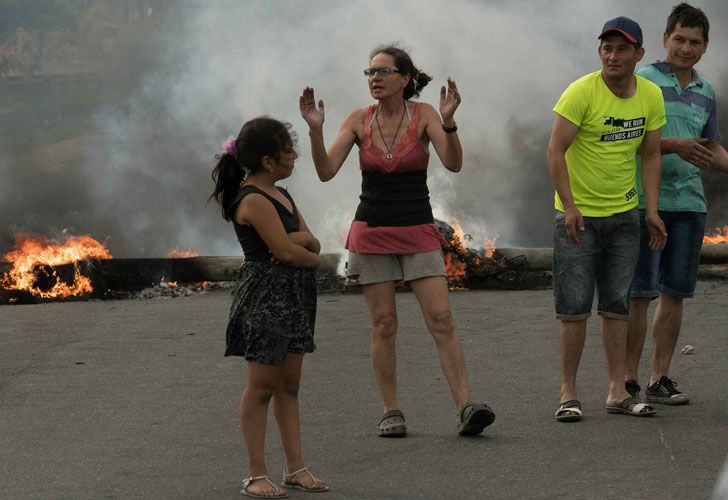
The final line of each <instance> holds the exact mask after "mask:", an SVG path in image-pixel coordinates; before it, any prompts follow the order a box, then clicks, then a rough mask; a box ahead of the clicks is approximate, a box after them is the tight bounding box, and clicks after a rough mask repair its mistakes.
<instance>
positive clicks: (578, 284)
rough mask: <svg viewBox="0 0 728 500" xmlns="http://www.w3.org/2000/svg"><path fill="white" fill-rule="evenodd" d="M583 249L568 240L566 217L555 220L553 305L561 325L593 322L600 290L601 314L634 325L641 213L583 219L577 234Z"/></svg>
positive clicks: (599, 303)
mask: <svg viewBox="0 0 728 500" xmlns="http://www.w3.org/2000/svg"><path fill="white" fill-rule="evenodd" d="M576 235H577V237H578V238H579V245H574V244H573V243H571V240H569V237H568V236H567V234H566V226H565V225H564V214H563V213H562V212H557V213H556V216H555V217H554V262H553V273H554V300H555V303H556V319H560V320H562V321H581V320H584V319H586V318H588V317H589V316H591V308H592V302H593V301H594V288H595V286H596V290H597V297H598V306H597V312H598V313H599V314H601V315H602V316H604V317H606V318H614V319H624V320H626V319H629V286H630V284H631V283H632V275H633V273H634V266H635V262H637V255H638V254H639V237H640V226H639V214H638V212H637V209H634V210H630V211H628V212H624V213H620V214H614V215H611V216H609V217H584V231H580V230H579V229H578V228H577V230H576Z"/></svg>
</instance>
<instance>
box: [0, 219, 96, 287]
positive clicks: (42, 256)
mask: <svg viewBox="0 0 728 500" xmlns="http://www.w3.org/2000/svg"><path fill="white" fill-rule="evenodd" d="M110 258H111V254H110V253H109V250H108V249H107V248H106V247H105V246H104V245H103V244H101V243H99V242H98V241H96V240H95V239H93V238H92V237H90V236H69V237H67V238H66V239H65V241H63V242H57V241H53V240H50V239H48V238H44V237H43V236H39V235H34V234H30V233H16V234H15V249H14V250H12V251H10V252H8V253H6V254H5V255H3V260H5V261H8V262H10V263H11V264H12V265H13V267H12V268H11V269H10V272H8V273H4V274H3V277H2V280H1V281H0V284H2V287H3V288H5V289H7V290H24V291H27V292H30V293H31V294H33V295H34V296H36V297H41V298H51V297H74V296H78V295H83V294H86V293H90V292H92V291H93V286H92V285H91V280H90V279H89V278H88V277H86V276H83V275H82V274H81V272H80V271H79V268H78V261H79V260H84V259H110ZM69 263H73V267H74V271H73V280H72V282H71V283H64V282H63V281H62V280H60V279H58V276H57V275H56V271H55V269H51V270H50V274H49V278H52V279H53V280H55V283H54V284H53V286H52V287H51V288H50V290H44V289H42V288H40V286H39V285H38V284H37V279H38V276H37V274H36V272H37V270H38V267H39V266H57V265H60V264H69Z"/></svg>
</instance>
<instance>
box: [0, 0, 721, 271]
mask: <svg viewBox="0 0 728 500" xmlns="http://www.w3.org/2000/svg"><path fill="white" fill-rule="evenodd" d="M675 3H676V1H675V0H671V1H662V0H654V1H649V2H640V3H637V2H632V1H628V0H617V1H612V2H597V1H580V2H573V1H567V0H556V1H550V2H545V1H536V0H531V1H518V2H493V1H467V0H452V1H449V2H437V1H432V0H420V1H417V2H415V1H405V0H402V1H385V0H373V1H369V0H367V1H350V2H336V1H308V2H274V1H270V0H259V1H250V0H248V1H235V0H228V1H214V2H202V1H196V2H187V3H184V4H182V5H181V6H180V9H182V14H181V15H179V16H170V18H169V22H168V24H167V25H166V26H163V33H165V35H164V36H163V37H161V38H160V40H161V42H160V44H159V46H158V53H157V54H155V61H156V65H155V67H154V68H153V69H152V70H151V71H149V72H148V73H147V74H145V75H144V77H143V79H142V85H141V86H140V88H139V89H138V91H137V92H136V93H135V94H134V95H133V96H132V98H131V99H130V101H129V102H128V105H127V106H126V107H125V108H124V111H123V112H120V111H119V110H105V111H103V112H99V113H98V114H97V116H96V120H97V122H98V123H99V124H100V126H101V131H102V137H101V138H100V142H98V143H97V144H96V145H94V146H93V147H89V148H88V151H87V155H86V160H87V161H86V163H85V165H82V166H79V167H78V168H79V169H81V171H82V172H84V173H85V175H86V176H87V177H88V179H90V180H91V182H92V183H93V187H92V189H91V190H90V193H84V195H83V196H84V197H88V198H89V199H90V200H89V203H88V205H87V210H86V213H82V215H81V216H80V217H79V219H78V220H75V221H67V220H56V221H51V222H53V224H54V226H53V227H66V226H68V225H73V226H75V227H76V228H77V229H78V230H79V231H91V232H92V233H93V234H94V236H96V237H98V238H101V239H103V238H104V237H105V236H107V235H109V236H111V240H110V246H111V249H112V253H114V255H115V256H118V257H121V256H159V255H164V253H165V252H166V249H169V248H173V247H176V246H179V247H180V248H191V249H194V250H196V251H197V252H199V253H200V254H203V255H215V254H222V255H230V254H239V253H240V248H239V246H238V244H237V242H236V241H235V237H234V234H233V232H232V228H231V227H230V225H229V223H226V222H225V221H223V220H222V218H221V217H220V216H219V210H218V208H217V206H216V205H214V204H210V205H205V200H206V198H207V196H208V195H209V193H210V192H211V190H212V182H211V180H210V172H211V170H212V167H213V165H214V161H215V160H214V155H215V154H217V153H218V152H219V151H220V147H221V144H222V142H223V140H224V139H225V138H226V137H227V136H228V135H231V134H236V133H237V131H238V130H239V128H240V126H241V124H242V123H243V122H244V121H245V120H248V119H250V118H253V117H255V116H258V115H262V114H268V115H271V116H273V117H275V118H279V119H282V120H284V121H289V122H291V123H292V124H293V127H294V130H296V131H297V132H298V135H299V146H298V150H299V152H300V153H301V156H300V158H299V159H298V160H297V162H296V170H295V171H294V174H293V176H292V177H291V178H290V179H287V180H285V181H284V182H282V185H284V186H286V187H288V188H289V190H290V192H291V194H292V195H293V197H294V199H295V200H296V201H297V203H298V206H299V208H300V209H301V211H302V213H303V214H304V215H305V217H306V220H307V222H308V225H309V226H310V227H311V228H312V230H313V231H314V233H316V234H317V236H319V238H320V239H321V240H322V243H323V251H325V252H336V251H341V249H342V248H343V243H344V238H345V235H346V232H347V230H348V225H349V223H350V221H351V219H352V217H353V214H354V211H355V208H356V205H357V203H358V195H359V190H360V187H359V183H360V174H359V171H358V155H357V148H356V146H355V147H354V149H353V150H352V152H351V154H350V155H349V158H348V160H347V161H346V163H345V164H344V166H343V167H342V169H341V171H340V173H339V174H338V175H337V177H336V178H335V179H333V180H332V181H330V182H328V183H321V182H320V181H319V180H318V178H317V177H316V174H315V170H314V167H313V165H312V162H311V158H310V148H309V141H308V134H307V127H306V125H305V122H304V121H303V120H302V118H301V117H300V114H299V112H298V96H299V95H300V93H301V91H302V89H303V88H304V87H305V86H312V87H314V88H315V90H316V96H317V98H322V99H323V100H324V102H325V104H326V122H325V124H324V133H325V140H326V144H327V145H329V144H331V142H332V140H333V138H334V137H335V136H336V133H337V131H338V128H339V126H340V124H341V122H342V121H343V119H344V118H345V116H346V115H347V114H348V113H349V112H350V111H351V110H352V109H354V108H356V107H363V106H366V105H369V104H371V103H373V100H372V99H371V97H370V96H369V93H368V90H367V85H366V80H365V78H364V76H363V75H362V70H363V69H364V68H365V67H366V66H367V64H368V55H369V52H370V50H371V49H372V48H373V47H375V46H377V45H379V44H381V43H388V42H392V41H395V42H397V41H399V42H402V44H403V45H404V47H405V48H407V49H409V51H410V54H411V55H412V58H413V60H414V62H415V64H416V65H417V66H418V67H419V68H420V69H421V70H423V71H425V72H427V73H428V74H430V75H432V76H433V77H434V80H433V81H432V82H431V83H430V85H429V86H428V87H427V88H425V89H424V90H423V92H422V96H421V100H422V101H424V102H429V103H431V104H433V105H434V106H435V107H437V98H438V90H439V86H440V85H442V84H443V83H444V82H445V80H446V78H447V77H448V76H453V77H454V78H455V79H456V81H457V83H458V87H459V88H460V91H461V94H462V96H463V103H462V105H461V107H460V109H458V111H457V113H456V116H455V118H456V120H457V122H458V127H459V134H460V138H461V141H462V144H463V148H464V153H465V161H464V168H463V171H462V172H461V173H459V174H452V173H450V172H447V171H446V170H445V169H444V168H443V167H442V166H441V165H440V162H439V159H438V158H437V155H436V154H435V152H434V149H433V148H430V150H431V160H430V182H429V185H430V191H431V197H432V203H433V207H434V208H435V215H436V216H437V217H439V218H443V219H445V220H449V219H450V218H458V219H460V220H461V222H462V225H463V229H464V230H465V231H466V232H467V233H471V234H472V235H473V237H474V240H473V243H477V242H479V241H482V240H484V239H485V238H486V237H491V236H494V235H496V234H498V235H500V239H499V241H498V243H499V244H514V245H529V244H535V245H546V244H549V240H550V233H551V229H550V213H551V210H552V196H553V194H552V193H553V191H552V187H551V184H550V182H549V180H548V175H547V173H546V166H545V146H546V140H547V138H548V133H549V130H550V126H551V122H552V113H551V108H552V107H553V104H554V103H555V102H556V100H557V99H558V97H559V95H560V93H561V92H562V91H563V90H564V88H565V87H566V86H567V85H568V83H569V82H571V81H572V80H574V79H576V78H578V77H580V76H582V75H583V74H585V73H587V72H590V71H593V70H596V69H598V68H599V60H598V58H597V40H596V37H597V34H598V33H599V31H600V29H601V26H602V24H603V23H604V21H605V20H607V19H609V18H612V17H616V16H618V15H626V16H629V17H632V18H633V19H635V20H637V21H638V22H640V24H641V25H642V28H643V30H644V35H645V40H646V43H645V46H646V52H647V53H646V56H645V59H644V60H643V63H648V62H651V61H653V60H656V59H659V58H662V57H663V56H664V49H663V48H662V37H661V33H662V32H663V31H664V25H665V20H666V18H667V15H668V13H669V10H670V8H671V7H672V6H673V5H674V4H675ZM702 7H703V8H704V10H705V12H706V13H707V15H708V17H709V18H710V19H711V21H712V26H713V30H712V32H711V42H710V46H709V50H708V53H707V54H706V56H705V57H704V59H703V61H702V62H701V63H700V68H702V69H704V71H705V73H706V74H707V75H708V76H709V77H710V79H711V80H712V82H713V83H714V85H715V86H716V89H717V92H718V95H719V96H720V95H721V94H722V92H721V89H722V88H723V87H724V85H723V84H722V83H723V82H722V81H721V79H722V78H723V76H724V75H725V74H726V70H727V69H728V68H727V67H726V66H727V64H728V63H727V62H726V61H725V58H723V57H722V54H723V53H724V50H725V49H726V42H725V40H726V36H725V33H722V31H723V26H724V25H725V23H723V22H722V21H724V20H726V19H728V7H726V6H724V5H723V4H722V3H720V2H718V1H717V0H716V1H713V2H709V3H705V2H704V4H703V5H702ZM4 170H5V171H6V172H7V171H8V169H4ZM29 203H30V201H29ZM63 213H66V212H63ZM51 219H52V217H51ZM21 222H23V221H21ZM25 225H26V226H32V224H28V223H27V221H26V222H25ZM28 229H31V230H34V229H36V228H34V227H28ZM42 229H44V228H40V229H36V230H42Z"/></svg>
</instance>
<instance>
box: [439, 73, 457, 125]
mask: <svg viewBox="0 0 728 500" xmlns="http://www.w3.org/2000/svg"><path fill="white" fill-rule="evenodd" d="M460 101H461V99H460V93H459V92H458V87H457V85H455V80H453V79H452V78H450V77H448V79H447V89H445V86H444V85H443V86H442V87H440V115H442V121H443V123H448V122H450V121H452V119H453V116H454V115H455V110H456V109H458V106H459V105H460Z"/></svg>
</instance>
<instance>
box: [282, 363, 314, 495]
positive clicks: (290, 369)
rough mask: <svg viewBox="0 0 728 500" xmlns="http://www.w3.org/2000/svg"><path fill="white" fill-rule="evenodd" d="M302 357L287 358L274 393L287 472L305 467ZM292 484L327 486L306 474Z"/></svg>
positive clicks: (299, 475)
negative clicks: (300, 406)
mask: <svg viewBox="0 0 728 500" xmlns="http://www.w3.org/2000/svg"><path fill="white" fill-rule="evenodd" d="M302 365H303V354H290V353H289V354H288V355H287V356H286V360H285V361H284V363H283V366H282V367H281V376H280V378H279V380H278V384H277V385H276V387H275V389H274V392H273V412H274V413H275V417H276V422H277V423H278V430H279V432H280V434H281V444H282V445H283V453H284V454H285V456H286V469H285V470H286V472H293V471H297V470H299V469H302V468H303V467H304V461H303V455H302V452H301V425H300V419H299V413H298V388H299V385H300V380H301V367H302ZM293 481H294V482H296V483H299V484H301V485H302V486H304V487H306V488H312V487H314V486H320V487H324V486H326V483H324V482H323V481H317V482H316V483H315V484H314V481H313V479H311V476H309V475H308V474H306V473H300V474H297V475H296V476H295V477H294V478H293Z"/></svg>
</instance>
